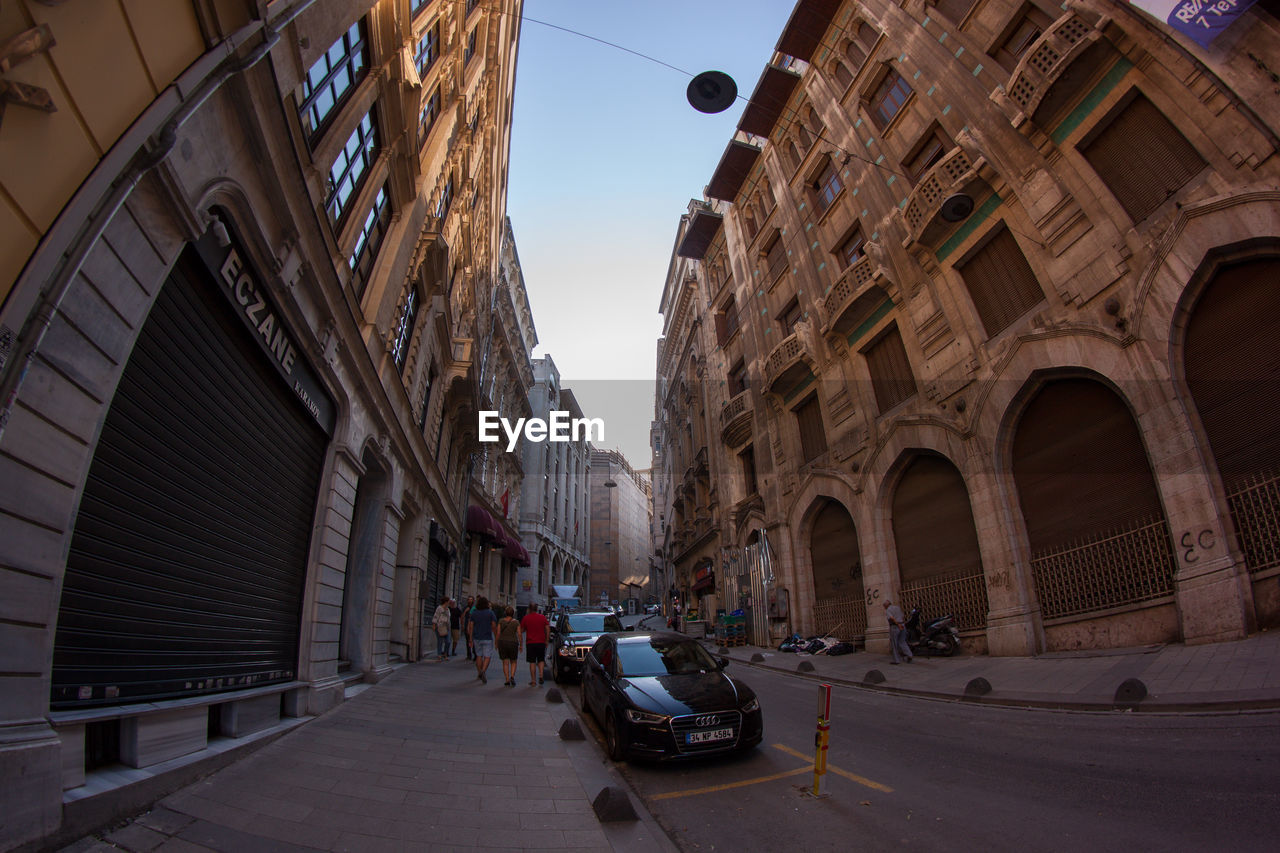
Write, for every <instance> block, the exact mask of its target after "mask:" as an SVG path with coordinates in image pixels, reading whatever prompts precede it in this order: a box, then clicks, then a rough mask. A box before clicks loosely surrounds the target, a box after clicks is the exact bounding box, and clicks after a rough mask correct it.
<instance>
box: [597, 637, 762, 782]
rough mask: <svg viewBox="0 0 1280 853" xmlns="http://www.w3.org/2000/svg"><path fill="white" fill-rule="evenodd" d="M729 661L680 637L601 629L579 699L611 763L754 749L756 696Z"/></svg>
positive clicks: (758, 721)
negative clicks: (731, 671)
mask: <svg viewBox="0 0 1280 853" xmlns="http://www.w3.org/2000/svg"><path fill="white" fill-rule="evenodd" d="M728 663H729V662H728V659H726V658H720V659H718V660H717V659H716V658H713V657H712V656H711V655H710V653H708V652H707V650H706V649H704V648H703V647H702V645H701V644H700V643H698V642H696V641H695V640H692V639H690V638H689V637H687V636H685V635H684V634H677V633H674V632H670V631H645V632H635V633H630V632H629V633H625V634H616V633H615V634H604V635H602V636H601V637H600V638H599V639H597V640H596V642H595V644H594V645H593V646H592V647H591V651H590V653H588V655H587V657H586V662H585V664H586V665H585V668H584V670H583V673H582V704H583V707H584V708H586V709H587V712H588V713H590V714H591V715H592V716H593V717H595V718H596V721H597V722H598V723H599V724H600V727H601V728H602V729H603V730H604V738H605V747H606V749H607V750H608V752H609V757H610V758H612V759H613V760H614V761H623V760H627V759H632V758H640V759H658V760H666V759H679V758H690V757H694V756H699V755H708V754H714V753H721V752H729V751H732V750H743V751H745V750H749V749H753V748H755V747H756V746H757V745H759V743H760V741H761V739H762V738H763V737H764V718H763V715H762V714H761V713H760V701H759V700H758V699H757V698H756V694H755V692H754V691H753V690H752V689H751V688H750V687H748V686H747V685H746V684H744V683H743V682H741V681H739V680H737V679H736V678H733V677H732V676H729V675H725V673H724V668H725V667H726V666H728Z"/></svg>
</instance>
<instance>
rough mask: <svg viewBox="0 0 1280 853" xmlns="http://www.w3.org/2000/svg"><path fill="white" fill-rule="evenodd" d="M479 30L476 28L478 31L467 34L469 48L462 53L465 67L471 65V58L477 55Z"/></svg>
mask: <svg viewBox="0 0 1280 853" xmlns="http://www.w3.org/2000/svg"><path fill="white" fill-rule="evenodd" d="M479 29H480V28H479V27H476V29H474V30H472V31H471V32H470V33H468V34H467V46H466V48H465V49H464V50H463V51H462V64H463V65H469V64H470V63H471V57H473V56H475V55H476V33H477V32H478V31H479Z"/></svg>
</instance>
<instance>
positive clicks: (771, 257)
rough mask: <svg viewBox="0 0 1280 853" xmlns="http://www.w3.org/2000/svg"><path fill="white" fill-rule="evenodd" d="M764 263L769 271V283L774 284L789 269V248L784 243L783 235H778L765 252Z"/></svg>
mask: <svg viewBox="0 0 1280 853" xmlns="http://www.w3.org/2000/svg"><path fill="white" fill-rule="evenodd" d="M764 265H765V269H766V272H767V273H768V279H769V281H768V283H769V284H772V283H773V282H775V281H777V280H778V278H779V277H780V276H781V275H782V274H783V273H784V272H786V269H787V248H786V246H784V245H782V237H781V236H779V237H777V238H776V239H775V240H774V241H773V242H772V243H770V244H769V248H768V249H766V250H765V253H764Z"/></svg>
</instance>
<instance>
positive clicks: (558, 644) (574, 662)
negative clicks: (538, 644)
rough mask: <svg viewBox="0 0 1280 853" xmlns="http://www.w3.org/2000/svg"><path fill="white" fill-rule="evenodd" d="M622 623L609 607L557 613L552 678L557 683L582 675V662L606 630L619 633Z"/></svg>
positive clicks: (552, 631)
mask: <svg viewBox="0 0 1280 853" xmlns="http://www.w3.org/2000/svg"><path fill="white" fill-rule="evenodd" d="M621 630H622V622H620V621H619V620H618V617H617V616H616V615H615V614H614V612H613V610H612V609H610V608H608V607H601V608H582V609H578V610H569V611H566V612H563V613H560V614H559V615H558V616H557V617H556V619H555V621H554V622H552V624H551V638H550V640H551V643H550V653H551V678H552V680H553V681H555V682H556V683H557V684H559V683H561V682H563V681H564V680H566V679H568V678H579V677H581V675H582V659H583V658H585V657H586V656H587V652H588V651H590V650H591V646H592V644H593V643H595V641H596V640H597V639H598V638H599V637H600V635H601V634H603V633H604V632H606V631H621Z"/></svg>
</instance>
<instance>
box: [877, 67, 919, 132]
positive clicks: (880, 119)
mask: <svg viewBox="0 0 1280 853" xmlns="http://www.w3.org/2000/svg"><path fill="white" fill-rule="evenodd" d="M910 97H911V87H910V86H909V85H907V81H906V80H905V79H903V77H902V75H901V74H899V73H898V72H897V71H894V70H893V69H889V73H887V74H885V75H884V79H883V80H881V81H880V85H879V86H877V87H876V91H875V94H873V95H872V96H871V115H872V117H873V118H874V119H875V120H876V123H877V124H879V125H880V127H885V126H887V125H888V124H889V122H891V121H893V120H894V118H895V117H896V116H897V115H898V113H899V112H901V111H902V108H903V106H905V105H906V103H907V98H910Z"/></svg>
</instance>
